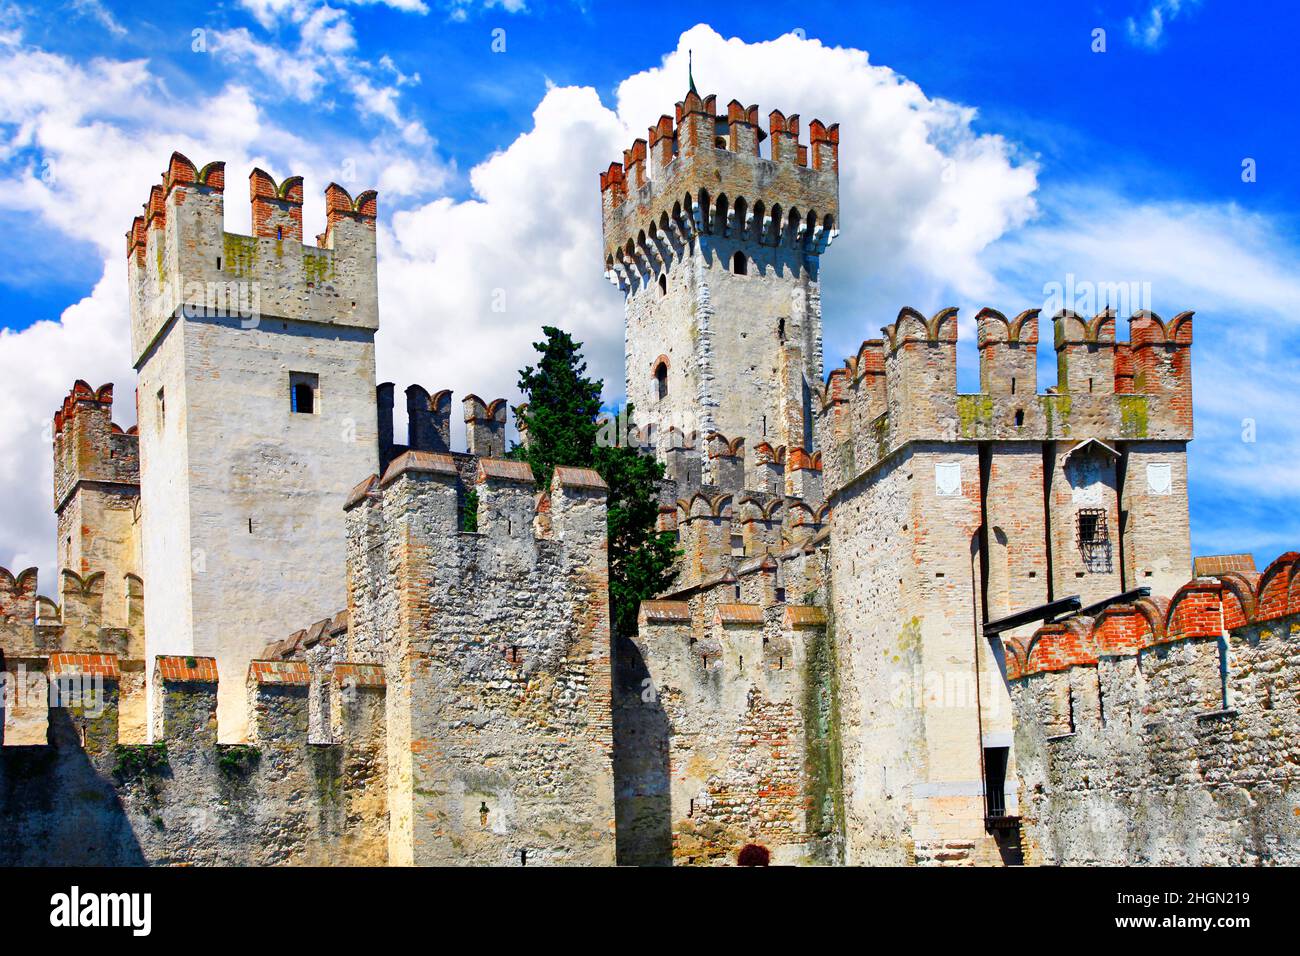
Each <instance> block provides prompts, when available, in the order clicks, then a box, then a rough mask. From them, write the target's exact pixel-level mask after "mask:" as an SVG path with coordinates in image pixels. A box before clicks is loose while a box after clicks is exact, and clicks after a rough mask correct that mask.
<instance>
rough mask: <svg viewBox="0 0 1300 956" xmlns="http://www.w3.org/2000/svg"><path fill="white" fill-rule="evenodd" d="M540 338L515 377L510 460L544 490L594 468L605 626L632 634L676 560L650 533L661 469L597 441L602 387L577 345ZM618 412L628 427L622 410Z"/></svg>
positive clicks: (562, 335) (559, 333)
mask: <svg viewBox="0 0 1300 956" xmlns="http://www.w3.org/2000/svg"><path fill="white" fill-rule="evenodd" d="M542 332H543V334H545V336H546V341H544V342H534V343H533V348H534V349H536V350H537V352H538V353H539V354H540V355H541V360H540V361H539V362H538V363H537V365H536V366H531V365H530V366H528V367H527V368H525V369H522V370H521V371H520V373H519V389H520V391H521V392H523V394H524V395H525V396H526V398H527V403H528V404H527V407H521V408H517V409H515V415H516V416H517V418H518V419H519V420H520V421H521V422H522V423H523V425H524V427H525V428H526V429H527V432H528V445H527V446H526V447H525V446H516V447H515V448H514V449H512V450H511V455H512V456H513V457H515V458H518V459H520V460H522V461H526V462H528V464H529V465H530V466H531V467H532V469H533V476H534V477H535V478H536V479H537V481H538V482H539V483H540V484H541V485H542V486H543V487H549V486H550V482H551V476H552V475H553V474H554V473H555V467H556V465H568V466H573V467H579V468H594V469H595V470H596V472H597V473H598V474H599V475H600V476H601V477H602V478H603V479H605V483H606V484H607V485H609V516H608V528H609V600H610V616H611V624H612V625H613V628H614V631H615V632H616V633H618V634H622V635H629V634H633V633H635V632H636V615H637V609H638V607H639V606H640V603H641V601H642V600H644V599H646V598H651V597H654V596H655V595H656V594H659V593H661V592H663V591H664V590H665V589H666V588H667V587H668V586H669V585H670V584H671V583H672V580H673V576H674V573H673V570H672V565H673V562H674V560H676V558H677V556H678V554H679V552H678V550H677V548H676V545H675V542H674V540H673V536H672V535H671V534H668V533H665V532H659V531H656V530H655V525H656V523H657V521H658V517H659V503H658V497H657V494H656V491H657V488H656V485H657V483H658V482H659V481H660V480H661V479H662V478H663V476H664V468H663V464H662V463H661V462H659V461H657V460H656V459H654V458H651V457H649V456H646V455H642V454H641V453H639V452H638V451H637V450H636V449H634V448H629V447H627V446H624V445H602V444H598V443H597V440H596V439H597V435H598V434H599V433H600V426H599V424H598V422H597V415H598V414H599V413H600V393H601V390H602V384H601V382H600V381H598V380H596V379H591V378H587V376H586V372H587V363H586V360H585V359H583V357H582V343H581V342H575V341H574V340H573V337H572V336H571V335H569V333H567V332H565V331H563V330H561V329H557V328H555V327H554V326H545V327H544V328H543V329H542ZM625 414H626V417H627V418H628V420H629V422H630V420H631V415H632V409H631V407H630V406H629V407H628V409H627V411H626V413H625Z"/></svg>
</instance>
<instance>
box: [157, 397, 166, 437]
mask: <svg viewBox="0 0 1300 956" xmlns="http://www.w3.org/2000/svg"><path fill="white" fill-rule="evenodd" d="M165 424H167V398H166V396H165V395H164V394H163V390H162V389H161V388H160V389H158V427H159V428H162V426H163V425H165Z"/></svg>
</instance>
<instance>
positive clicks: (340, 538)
mask: <svg viewBox="0 0 1300 956" xmlns="http://www.w3.org/2000/svg"><path fill="white" fill-rule="evenodd" d="M249 198H250V202H251V204H252V223H253V228H252V232H253V234H252V235H251V236H239V235H234V234H232V233H229V232H227V231H226V229H225V223H224V210H223V207H224V201H225V166H224V164H222V163H210V164H208V165H207V166H204V167H203V168H202V169H198V168H196V167H195V165H194V164H193V163H191V162H190V161H189V160H188V159H187V158H186V157H184V156H182V155H181V154H179V153H175V154H173V155H172V158H171V162H170V164H169V166H168V169H167V171H166V173H165V174H164V175H163V179H162V182H161V183H160V184H159V185H156V186H154V187H153V190H152V191H151V193H150V196H149V202H148V203H147V204H146V207H145V212H144V214H143V215H142V216H139V217H137V218H136V220H135V222H134V223H133V225H132V228H131V231H130V232H129V233H128V235H127V254H128V259H127V271H128V275H129V279H130V286H131V305H132V309H131V328H132V355H133V356H134V359H135V365H136V369H137V371H138V373H139V396H140V399H139V405H140V408H139V422H140V426H139V427H140V455H141V464H142V466H143V468H142V470H143V481H142V486H141V497H142V502H143V512H144V534H143V536H142V540H143V542H144V546H143V559H144V567H145V572H146V574H145V577H146V579H147V580H149V582H150V599H149V601H148V602H147V604H146V611H145V613H146V618H147V621H146V624H147V633H148V641H149V645H150V646H149V656H150V657H152V656H155V655H157V654H181V655H205V656H211V657H213V658H215V659H216V661H217V663H218V666H219V667H220V668H221V670H222V672H223V673H227V674H242V673H243V672H244V671H245V670H247V667H248V662H249V660H250V659H251V658H252V657H253V656H254V655H255V654H257V653H258V652H259V651H260V650H261V648H263V647H265V646H266V645H267V644H268V643H269V642H271V641H272V640H278V639H279V638H280V637H282V636H283V632H284V629H285V622H287V621H298V620H314V619H317V618H320V617H322V616H324V615H327V614H331V613H333V611H335V610H337V609H338V608H339V607H340V606H342V605H343V604H344V602H345V600H346V591H345V584H344V577H345V575H344V568H343V556H344V535H343V511H342V506H343V502H344V500H345V498H346V496H347V493H348V491H349V490H350V489H351V487H352V486H353V485H354V484H355V483H356V481H357V479H358V478H359V477H360V476H362V475H365V474H369V473H371V472H373V471H375V469H376V467H377V465H378V454H379V453H378V446H377V434H376V433H377V428H378V409H377V406H376V400H375V359H374V335H375V331H376V329H377V328H378V326H379V318H378V299H377V293H376V288H377V287H376V272H375V217H376V211H377V210H376V197H375V193H374V192H372V191H368V192H363V193H361V194H360V195H359V196H357V197H356V198H355V199H354V198H353V197H352V196H351V195H350V194H349V193H348V192H347V191H346V190H345V189H343V188H342V187H341V186H339V185H337V184H333V183H331V184H330V186H329V187H328V188H327V189H326V191H325V206H326V229H325V232H324V233H323V234H321V235H320V236H318V237H317V243H316V244H315V245H310V244H307V243H305V242H304V241H303V224H302V202H303V182H302V179H301V178H299V177H297V176H291V177H289V178H287V179H285V180H284V181H282V182H279V183H277V182H276V181H275V179H274V178H272V177H271V176H270V175H269V174H268V173H266V172H265V171H263V170H260V169H255V170H253V172H252V174H251V175H250V177H249ZM244 689H245V688H244V686H243V683H242V682H241V681H238V680H232V681H226V682H224V683H223V684H222V685H221V690H220V695H221V699H220V707H221V710H222V718H223V719H222V732H223V735H228V736H230V737H232V738H237V737H238V736H239V735H240V734H241V733H242V729H243V728H242V720H243V717H244V714H245V713H246V711H245V708H244V706H243V701H242V699H241V698H242V696H243V693H244Z"/></svg>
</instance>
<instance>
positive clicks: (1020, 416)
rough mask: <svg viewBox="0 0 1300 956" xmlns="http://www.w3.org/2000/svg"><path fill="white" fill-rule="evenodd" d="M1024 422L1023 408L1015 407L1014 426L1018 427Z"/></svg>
mask: <svg viewBox="0 0 1300 956" xmlns="http://www.w3.org/2000/svg"><path fill="white" fill-rule="evenodd" d="M1024 423H1025V410H1024V409H1023V408H1017V409H1016V427H1017V428H1019V427H1020V426H1021V425H1023V424H1024Z"/></svg>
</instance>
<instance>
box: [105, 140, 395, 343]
mask: <svg viewBox="0 0 1300 956" xmlns="http://www.w3.org/2000/svg"><path fill="white" fill-rule="evenodd" d="M225 183H226V179H225V163H222V162H213V163H208V164H207V165H206V166H204V167H203V168H202V169H198V168H196V167H195V165H194V163H192V162H190V160H189V159H188V158H187V157H185V156H183V155H182V154H180V153H173V154H172V157H171V161H170V162H169V163H168V167H167V170H166V172H164V173H163V175H162V182H161V183H160V184H158V185H155V186H154V187H153V188H152V189H151V190H150V193H149V200H148V202H146V203H145V211H144V213H143V214H142V215H139V216H136V217H135V220H134V221H133V222H132V224H131V229H130V230H129V231H128V232H127V242H126V251H127V272H128V277H129V282H130V288H131V315H132V320H131V340H132V353H131V354H132V358H133V359H134V360H135V362H136V364H137V365H139V364H140V363H142V362H143V361H144V359H145V357H146V355H147V353H148V351H149V349H150V346H151V345H152V344H153V343H154V341H155V340H156V339H157V337H158V336H159V335H160V333H162V332H163V331H164V329H165V328H166V326H167V323H168V322H170V321H171V319H172V318H173V317H174V316H175V315H176V314H177V313H178V312H179V311H184V313H185V314H186V315H195V316H217V317H227V318H230V317H233V318H239V319H241V320H244V321H245V322H258V323H260V322H261V321H262V320H263V319H264V318H270V317H274V318H275V319H292V320H298V321H306V322H314V323H327V324H331V325H340V326H353V327H356V328H358V329H363V330H369V331H373V330H375V329H376V328H378V325H379V315H378V295H377V286H376V270H375V221H376V216H377V194H376V193H375V191H374V190H367V191H365V192H362V193H360V194H359V195H358V196H356V197H355V198H353V197H352V195H351V194H350V193H349V192H348V191H347V190H346V189H344V188H343V187H342V186H339V185H338V184H337V183H330V185H329V186H328V187H327V188H326V190H325V217H326V229H325V232H324V233H322V234H321V235H319V236H318V237H317V245H316V246H308V245H306V244H304V242H303V235H302V201H303V181H302V177H300V176H290V177H287V178H286V179H285V180H284V181H283V182H281V183H276V182H275V180H274V179H273V178H272V177H271V176H270V175H269V174H268V173H266V172H265V171H263V170H261V169H254V170H253V171H252V173H251V174H250V175H249V201H250V202H251V204H252V210H253V230H252V231H253V234H252V235H251V236H239V235H235V234H233V233H228V232H226V231H225V225H224V222H225V217H224V206H223V203H224V194H225Z"/></svg>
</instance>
